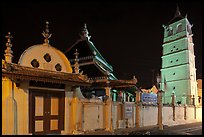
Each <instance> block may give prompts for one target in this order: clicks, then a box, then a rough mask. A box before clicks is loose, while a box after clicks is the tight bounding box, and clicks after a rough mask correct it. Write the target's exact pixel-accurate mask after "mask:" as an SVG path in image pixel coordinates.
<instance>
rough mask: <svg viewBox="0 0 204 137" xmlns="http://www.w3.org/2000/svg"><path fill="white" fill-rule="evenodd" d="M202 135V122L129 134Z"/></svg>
mask: <svg viewBox="0 0 204 137" xmlns="http://www.w3.org/2000/svg"><path fill="white" fill-rule="evenodd" d="M139 134H140V135H202V122H197V123H191V124H185V125H176V126H170V127H169V126H164V130H162V131H159V130H158V128H152V129H149V130H142V131H133V132H131V133H129V135H139Z"/></svg>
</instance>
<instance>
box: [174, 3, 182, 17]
mask: <svg viewBox="0 0 204 137" xmlns="http://www.w3.org/2000/svg"><path fill="white" fill-rule="evenodd" d="M180 15H181V13H180V11H179V6H178V4H177V6H176V13H175V15H174V16H175V17H178V16H180Z"/></svg>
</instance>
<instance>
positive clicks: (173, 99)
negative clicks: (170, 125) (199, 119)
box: [171, 93, 175, 121]
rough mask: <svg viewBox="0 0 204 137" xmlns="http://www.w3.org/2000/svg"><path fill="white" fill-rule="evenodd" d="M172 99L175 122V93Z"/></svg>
mask: <svg viewBox="0 0 204 137" xmlns="http://www.w3.org/2000/svg"><path fill="white" fill-rule="evenodd" d="M171 97H172V102H171V104H172V109H173V121H175V95H174V93H173V94H172V95H171Z"/></svg>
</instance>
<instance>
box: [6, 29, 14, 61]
mask: <svg viewBox="0 0 204 137" xmlns="http://www.w3.org/2000/svg"><path fill="white" fill-rule="evenodd" d="M5 38H7V42H6V47H7V48H6V50H5V54H4V56H5V61H6V62H8V63H12V58H13V51H12V50H11V47H12V43H11V39H12V38H13V36H12V35H11V33H10V32H8V35H6V36H5Z"/></svg>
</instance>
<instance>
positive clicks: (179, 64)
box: [161, 6, 197, 104]
mask: <svg viewBox="0 0 204 137" xmlns="http://www.w3.org/2000/svg"><path fill="white" fill-rule="evenodd" d="M192 26H193V25H191V24H190V23H189V21H188V19H187V16H185V17H183V16H182V15H181V14H180V11H179V8H178V6H177V10H176V13H175V16H174V18H173V19H172V20H171V21H170V22H169V23H168V24H167V25H163V27H164V40H163V45H162V47H163V55H162V69H161V77H162V83H161V89H162V90H163V91H165V93H164V94H163V99H162V100H163V103H165V104H166V103H170V104H171V95H172V94H173V93H174V95H176V102H178V101H179V102H180V101H181V103H182V104H185V103H186V104H193V102H195V104H197V82H196V68H195V55H194V44H193V39H192V36H193V34H192V31H191V27H192ZM193 98H195V100H194V99H193ZM193 100H194V101H193Z"/></svg>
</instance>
